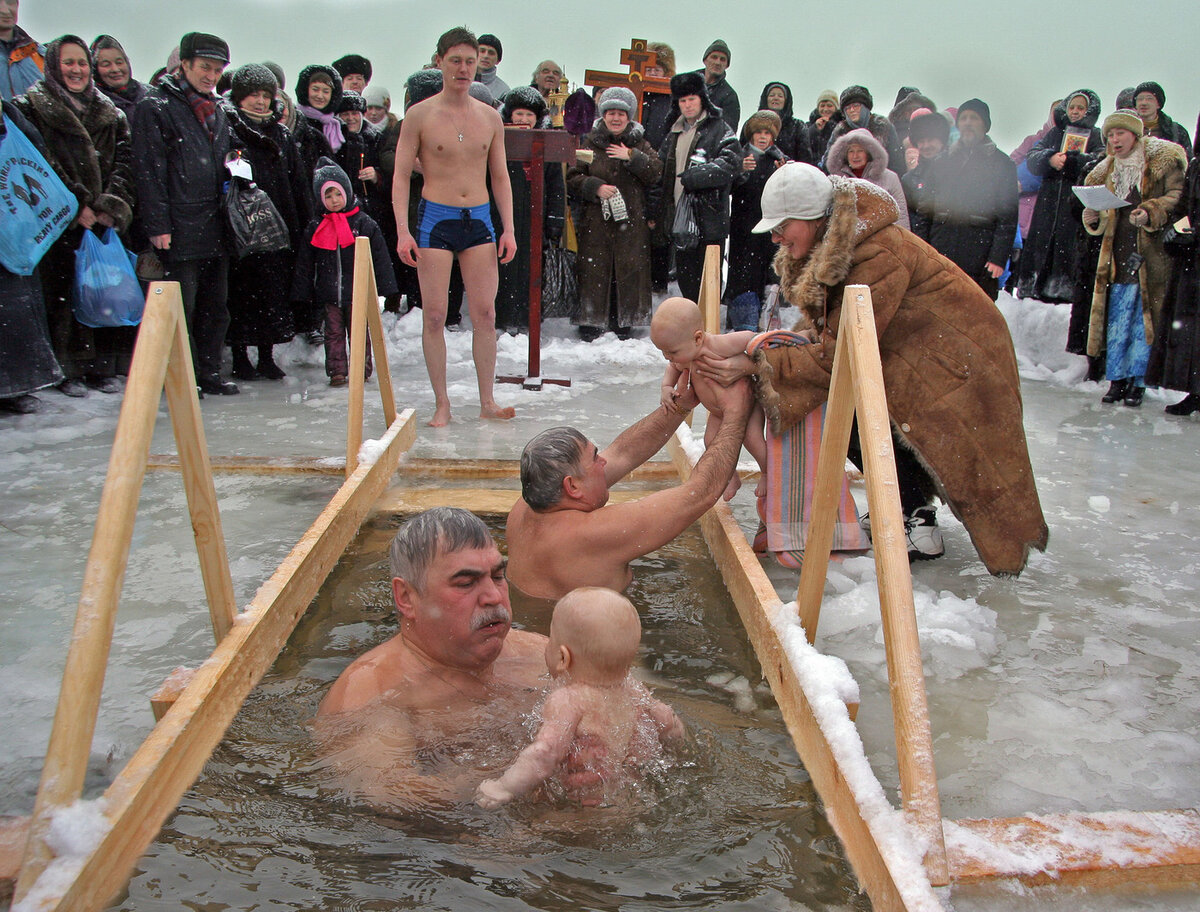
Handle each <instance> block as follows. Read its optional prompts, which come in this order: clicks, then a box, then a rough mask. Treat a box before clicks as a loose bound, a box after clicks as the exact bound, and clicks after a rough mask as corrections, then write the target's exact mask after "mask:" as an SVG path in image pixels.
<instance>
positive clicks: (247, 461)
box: [146, 453, 346, 475]
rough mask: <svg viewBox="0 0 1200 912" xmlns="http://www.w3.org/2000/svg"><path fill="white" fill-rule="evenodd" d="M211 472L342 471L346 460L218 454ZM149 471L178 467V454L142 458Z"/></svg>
mask: <svg viewBox="0 0 1200 912" xmlns="http://www.w3.org/2000/svg"><path fill="white" fill-rule="evenodd" d="M209 465H210V466H211V467H212V471H213V474H215V475H221V474H237V473H246V474H251V475H274V474H278V475H345V474H346V460H345V459H344V458H343V457H341V456H218V457H215V458H212V457H210V460H209ZM146 468H147V470H149V471H152V472H153V471H158V472H162V471H167V472H178V471H179V457H178V456H176V455H174V454H171V453H154V454H151V455H150V457H149V458H148V459H147V460H146Z"/></svg>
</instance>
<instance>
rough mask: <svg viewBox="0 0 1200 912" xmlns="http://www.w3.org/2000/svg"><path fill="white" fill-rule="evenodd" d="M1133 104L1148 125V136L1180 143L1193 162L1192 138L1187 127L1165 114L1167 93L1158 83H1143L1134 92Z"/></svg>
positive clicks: (1143, 121)
mask: <svg viewBox="0 0 1200 912" xmlns="http://www.w3.org/2000/svg"><path fill="white" fill-rule="evenodd" d="M1133 103H1134V105H1135V106H1136V107H1137V112H1138V117H1140V118H1141V119H1142V123H1143V124H1145V125H1146V135H1147V136H1157V137H1158V138H1159V139H1165V140H1167V141H1168V142H1173V143H1179V145H1181V146H1183V153H1184V155H1186V156H1187V157H1188V161H1191V160H1192V138H1191V137H1190V136H1188V131H1187V127H1185V126H1184V125H1183V124H1181V123H1176V122H1175V121H1174V120H1172V119H1171V118H1170V117H1168V116H1167V115H1166V114H1164V113H1163V109H1162V108H1163V105H1165V104H1166V103H1167V93H1166V92H1164V91H1163V87H1162V86H1160V85H1159V84H1158V83H1157V82H1143V83H1141V84H1140V85H1138V87H1137V88H1136V89H1134V90H1133Z"/></svg>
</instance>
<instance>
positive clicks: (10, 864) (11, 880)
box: [0, 817, 29, 903]
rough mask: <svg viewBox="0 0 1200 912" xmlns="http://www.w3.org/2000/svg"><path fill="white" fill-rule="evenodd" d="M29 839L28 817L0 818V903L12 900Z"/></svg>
mask: <svg viewBox="0 0 1200 912" xmlns="http://www.w3.org/2000/svg"><path fill="white" fill-rule="evenodd" d="M28 837H29V818H28V817H0V903H6V902H8V901H9V900H10V899H12V893H13V887H14V886H16V883H17V872H18V871H20V870H21V859H22V858H23V857H24V855H25V840H26V839H27V838H28Z"/></svg>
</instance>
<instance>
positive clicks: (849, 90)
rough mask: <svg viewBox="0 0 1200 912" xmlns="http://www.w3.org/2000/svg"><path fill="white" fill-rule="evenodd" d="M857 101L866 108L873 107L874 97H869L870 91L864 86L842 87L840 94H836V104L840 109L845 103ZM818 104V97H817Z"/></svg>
mask: <svg viewBox="0 0 1200 912" xmlns="http://www.w3.org/2000/svg"><path fill="white" fill-rule="evenodd" d="M855 102H858V103H859V104H860V105H862V106H863V107H864V108H867V109H868V110H874V109H875V99H874V98H872V97H871V93H870V91H869V90H868V89H867V88H866V86H847V87H846V88H844V89H842V94H841V95H839V96H838V103H837V106H838V108H839V109H840V110H843V111H844V110H845V109H846V105H848V104H854V103H855ZM817 103H818V104H820V99H817Z"/></svg>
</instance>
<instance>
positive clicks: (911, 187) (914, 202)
mask: <svg viewBox="0 0 1200 912" xmlns="http://www.w3.org/2000/svg"><path fill="white" fill-rule="evenodd" d="M936 164H937V159H926V158H923V159H921V160H920V161H919V162H917V166H916V167H915V168H913V169H912V170H911V171H907V172H905V173H904V174H903V175H902V176H901V177H900V187H901V189H903V190H904V202H905V204H906V205H907V206H908V227H909V228H910V229H911V230H912V231H913V232H914V233H915V234H916V235H917V237H919V238H921V240H923V241H926V242H928V241H929V231H930V228H931V227H932V226H933V184H932V183H931V182H930V175H931V174H932V173H933V169H934V165H936Z"/></svg>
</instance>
